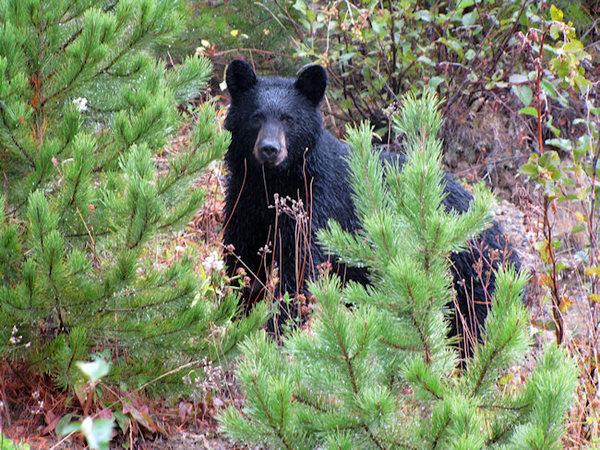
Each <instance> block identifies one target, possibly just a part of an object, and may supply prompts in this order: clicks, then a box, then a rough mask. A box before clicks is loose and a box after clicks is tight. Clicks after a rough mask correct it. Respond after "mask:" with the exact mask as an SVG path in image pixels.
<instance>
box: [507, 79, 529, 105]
mask: <svg viewBox="0 0 600 450" xmlns="http://www.w3.org/2000/svg"><path fill="white" fill-rule="evenodd" d="M512 91H513V92H514V93H515V95H516V96H517V98H518V99H519V100H520V101H521V103H523V106H529V105H530V104H531V101H532V100H533V92H532V91H531V88H530V87H529V86H527V85H525V84H522V85H519V86H513V87H512Z"/></svg>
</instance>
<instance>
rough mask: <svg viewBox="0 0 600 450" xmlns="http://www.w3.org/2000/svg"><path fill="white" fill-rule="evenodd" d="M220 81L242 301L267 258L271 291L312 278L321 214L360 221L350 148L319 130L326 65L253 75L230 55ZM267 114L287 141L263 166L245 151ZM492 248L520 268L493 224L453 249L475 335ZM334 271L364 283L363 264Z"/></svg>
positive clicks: (456, 204) (451, 202) (459, 192)
mask: <svg viewBox="0 0 600 450" xmlns="http://www.w3.org/2000/svg"><path fill="white" fill-rule="evenodd" d="M311 83H313V84H312V85H311ZM227 84H228V86H229V89H230V94H231V105H230V109H229V113H228V115H227V118H226V121H225V127H226V128H227V129H228V130H229V131H231V133H232V142H231V145H230V147H229V150H228V152H227V154H226V157H225V162H226V165H227V170H228V183H227V190H226V206H225V213H226V214H225V215H226V218H225V219H226V226H225V235H224V242H225V245H230V244H231V245H233V246H234V247H235V250H234V254H229V255H227V261H226V262H227V267H228V269H229V271H230V272H231V273H232V274H233V273H234V272H235V271H236V268H238V267H244V268H245V269H246V271H247V272H248V271H249V272H251V275H252V278H253V279H254V288H253V289H252V290H251V291H252V292H250V291H249V292H247V293H246V298H245V300H244V301H245V305H246V306H247V307H250V306H251V305H252V303H253V302H254V301H255V300H256V297H258V296H260V291H261V289H260V288H261V287H262V286H263V285H264V284H265V283H266V280H267V273H268V269H269V267H267V269H266V270H265V266H271V265H272V262H273V261H275V262H276V265H277V266H278V269H279V285H278V288H277V290H276V293H277V294H282V293H284V292H288V293H290V295H292V296H293V295H294V294H296V293H305V288H304V282H303V279H311V278H313V277H314V276H315V275H316V271H317V270H316V267H317V265H319V264H321V263H323V262H326V261H327V260H328V257H327V255H325V254H324V252H323V250H322V249H321V248H320V247H319V246H318V245H317V244H316V242H315V233H316V231H317V230H318V229H320V228H322V227H324V226H325V225H326V224H327V221H328V220H329V219H335V220H336V221H337V222H339V223H340V224H341V226H342V227H343V228H344V229H346V230H356V229H357V228H358V226H359V224H358V221H357V218H356V215H355V211H354V206H353V203H352V198H351V188H350V185H349V181H348V165H347V162H346V158H347V156H348V151H349V149H348V147H347V146H346V145H345V144H344V143H342V142H341V141H339V140H338V139H336V138H335V137H334V136H333V135H332V134H331V133H329V132H328V131H327V130H326V129H324V127H323V121H322V117H321V113H320V111H319V108H318V105H319V103H320V101H321V99H322V97H323V94H324V91H325V85H326V74H325V71H324V69H322V68H321V67H319V66H311V67H309V68H307V69H305V70H304V71H303V72H302V73H301V74H300V75H299V78H298V79H296V80H294V79H286V78H275V77H268V78H267V77H265V78H262V77H261V78H257V77H256V76H255V75H254V71H253V70H252V68H251V67H250V66H249V65H247V64H246V63H244V62H241V61H234V62H232V63H231V64H230V66H229V68H228V70H227ZM232 87H233V89H232ZM280 118H285V119H286V120H280ZM290 119H291V120H290ZM267 121H269V122H270V123H273V121H278V123H280V126H283V127H284V131H285V136H286V139H287V152H288V156H287V159H286V160H285V161H284V163H282V164H281V165H280V166H276V167H271V166H269V165H261V164H260V163H259V162H258V161H257V160H256V158H255V157H254V155H253V153H252V152H253V148H254V144H255V141H256V137H257V135H258V132H259V130H260V127H261V124H262V123H264V122H267ZM382 157H383V158H384V159H390V160H391V159H394V160H399V161H400V163H402V162H403V158H402V157H401V156H399V154H398V153H390V152H384V153H383V154H382ZM446 190H447V194H448V195H447V197H446V199H445V205H446V207H447V208H449V209H454V210H456V211H458V212H464V211H466V210H467V209H468V207H469V203H470V202H471V200H472V197H471V195H470V194H469V193H468V192H467V191H466V190H465V189H464V188H463V187H462V186H461V185H460V184H458V183H457V182H456V181H455V180H454V179H453V178H452V177H451V176H450V175H448V176H447V177H446ZM276 194H278V195H279V197H280V198H284V197H288V196H289V197H290V198H291V199H294V200H301V201H302V202H303V204H304V207H305V209H306V210H307V214H308V217H310V220H308V223H309V226H310V230H309V231H308V233H307V236H308V239H307V236H300V238H298V235H299V231H298V223H297V220H296V219H295V218H293V217H290V216H289V215H288V214H285V213H284V214H279V215H278V217H276V213H275V209H274V208H273V207H272V206H273V205H274V203H275V201H274V196H275V195H276ZM275 227H276V228H277V230H276V233H275ZM299 240H300V242H298V241H299ZM307 240H308V241H310V242H309V243H308V245H307V244H306V241H307ZM267 243H270V246H271V250H273V249H274V251H272V253H270V254H268V255H267V257H266V258H265V257H263V256H261V255H260V254H259V253H260V249H261V248H262V247H264V246H265V245H266V244H267ZM492 250H499V251H500V259H502V255H503V253H504V251H505V250H508V252H509V255H508V259H509V260H510V262H512V263H513V264H515V265H516V266H517V268H518V267H519V261H518V258H517V257H516V255H515V254H514V253H512V252H511V250H510V247H509V246H508V245H507V243H506V241H505V239H504V236H503V235H502V232H501V230H500V228H499V226H498V225H497V224H496V223H494V224H493V225H492V226H491V227H490V228H488V229H487V230H486V231H484V232H483V233H482V234H481V236H480V239H478V240H476V242H474V243H473V244H472V245H471V249H470V250H469V251H465V252H463V253H460V254H455V255H452V265H453V269H452V271H453V276H454V287H455V289H456V291H457V302H458V304H459V307H460V310H461V313H462V316H463V317H464V320H465V321H466V322H467V324H468V325H469V329H471V330H474V331H475V334H477V335H478V334H479V332H478V328H479V327H478V325H481V324H483V321H484V319H485V317H486V315H487V308H488V306H487V305H486V304H485V302H486V301H487V300H489V298H490V294H491V293H492V292H493V284H494V275H493V271H490V268H492V266H493V267H496V265H497V263H494V264H492V265H491V264H490V263H489V262H490V261H491V260H492V259H494V258H492V257H491V256H490V251H492ZM481 257H483V278H484V279H486V280H482V279H481V278H480V277H479V275H478V270H477V267H478V264H477V262H478V261H479V260H480V259H481ZM494 260H495V261H498V259H497V258H496V259H494ZM332 262H333V261H332ZM334 268H335V270H337V271H338V272H339V273H340V274H341V275H342V276H344V277H345V279H346V280H348V279H352V280H356V281H359V282H361V283H368V273H367V272H366V271H365V270H360V269H355V268H345V267H344V266H341V265H335V264H334ZM488 277H489V280H487V278H488ZM472 299H474V300H475V302H473V301H471V300H472ZM296 312H297V310H296V308H295V307H294V306H293V305H292V306H291V307H282V308H281V317H282V319H283V320H285V319H287V318H288V316H295V314H296ZM272 326H273V324H272ZM462 331H463V325H462V323H461V322H460V321H459V320H455V321H454V326H453V329H452V334H453V335H456V334H458V333H462Z"/></svg>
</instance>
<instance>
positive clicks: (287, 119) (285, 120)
mask: <svg viewBox="0 0 600 450" xmlns="http://www.w3.org/2000/svg"><path fill="white" fill-rule="evenodd" d="M280 120H281V121H282V122H283V123H285V124H287V125H289V124H290V123H292V120H293V119H292V116H289V115H287V114H282V115H281V117H280Z"/></svg>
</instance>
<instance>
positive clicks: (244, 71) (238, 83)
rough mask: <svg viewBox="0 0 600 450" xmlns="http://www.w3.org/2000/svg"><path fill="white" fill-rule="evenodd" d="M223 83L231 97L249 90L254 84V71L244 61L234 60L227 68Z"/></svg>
mask: <svg viewBox="0 0 600 450" xmlns="http://www.w3.org/2000/svg"><path fill="white" fill-rule="evenodd" d="M225 82H226V83H227V89H228V90H229V94H231V96H232V97H235V96H236V95H238V94H241V93H242V92H244V91H247V90H248V89H251V88H252V87H253V86H254V85H255V84H256V74H255V73H254V69H253V68H252V66H251V65H250V64H248V63H247V62H246V61H242V60H241V59H235V60H233V61H231V62H230V63H229V65H228V66H227V71H226V72H225Z"/></svg>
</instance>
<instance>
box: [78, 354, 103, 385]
mask: <svg viewBox="0 0 600 450" xmlns="http://www.w3.org/2000/svg"><path fill="white" fill-rule="evenodd" d="M75 364H76V365H77V367H78V368H79V370H81V371H82V372H83V374H84V375H85V376H86V377H87V378H88V379H89V380H90V381H91V382H96V381H98V380H100V379H101V378H102V377H104V376H106V375H108V372H109V370H110V363H108V362H106V361H104V360H103V359H102V358H98V359H96V360H95V361H92V362H83V361H77V362H76V363H75Z"/></svg>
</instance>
